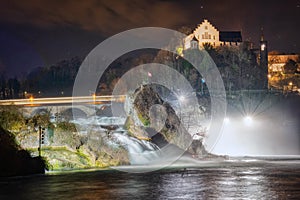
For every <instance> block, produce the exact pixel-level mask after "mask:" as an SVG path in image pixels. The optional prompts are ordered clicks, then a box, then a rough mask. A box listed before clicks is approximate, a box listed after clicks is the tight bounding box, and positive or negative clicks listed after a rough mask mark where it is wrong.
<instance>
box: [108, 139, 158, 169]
mask: <svg viewBox="0 0 300 200" xmlns="http://www.w3.org/2000/svg"><path fill="white" fill-rule="evenodd" d="M112 137H113V138H114V139H115V140H116V141H117V142H118V143H120V145H122V146H123V147H124V148H126V149H127V151H128V153H129V160H130V164H132V165H146V164H150V163H151V162H152V161H153V160H156V159H158V158H159V156H160V152H159V147H158V146H157V145H155V144H153V143H151V142H149V141H146V140H139V139H137V138H134V137H130V136H128V135H127V134H126V133H113V136H112Z"/></svg>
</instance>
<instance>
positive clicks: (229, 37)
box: [220, 31, 243, 42]
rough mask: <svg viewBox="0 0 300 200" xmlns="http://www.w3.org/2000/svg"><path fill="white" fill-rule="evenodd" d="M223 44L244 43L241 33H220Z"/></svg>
mask: <svg viewBox="0 0 300 200" xmlns="http://www.w3.org/2000/svg"><path fill="white" fill-rule="evenodd" d="M220 41H221V42H242V41H243V40H242V33H241V31H220Z"/></svg>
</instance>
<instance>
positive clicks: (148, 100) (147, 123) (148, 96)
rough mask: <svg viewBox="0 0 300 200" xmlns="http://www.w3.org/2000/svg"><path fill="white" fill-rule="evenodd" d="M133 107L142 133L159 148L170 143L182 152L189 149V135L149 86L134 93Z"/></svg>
mask: <svg viewBox="0 0 300 200" xmlns="http://www.w3.org/2000/svg"><path fill="white" fill-rule="evenodd" d="M133 107H134V109H135V111H136V114H137V116H138V118H139V120H140V121H141V122H142V123H143V125H144V128H143V131H144V132H146V133H145V134H146V135H148V136H149V137H150V138H151V139H152V141H153V142H154V143H156V144H157V145H158V146H159V147H162V146H164V145H165V144H166V143H171V144H174V145H176V146H178V147H180V148H181V149H184V150H187V149H188V148H189V146H190V144H191V143H192V138H191V135H190V134H189V133H188V132H187V130H186V129H185V128H184V127H183V125H182V124H181V122H180V119H179V118H178V116H177V115H176V112H175V110H174V109H173V108H172V107H171V106H170V104H169V103H167V102H165V101H164V100H163V99H161V97H160V96H159V94H158V93H157V92H156V91H155V90H154V89H153V88H152V86H151V85H146V86H142V87H141V88H139V89H137V90H136V91H135V95H134V102H133ZM145 127H146V128H145Z"/></svg>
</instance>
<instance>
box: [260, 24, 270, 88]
mask: <svg viewBox="0 0 300 200" xmlns="http://www.w3.org/2000/svg"><path fill="white" fill-rule="evenodd" d="M259 52H260V56H259V58H260V59H259V64H260V67H261V68H262V72H263V74H262V88H263V89H267V88H268V42H267V41H266V40H265V39H264V34H263V29H261V37H260V49H259Z"/></svg>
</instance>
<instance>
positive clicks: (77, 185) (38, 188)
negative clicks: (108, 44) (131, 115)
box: [0, 162, 300, 200]
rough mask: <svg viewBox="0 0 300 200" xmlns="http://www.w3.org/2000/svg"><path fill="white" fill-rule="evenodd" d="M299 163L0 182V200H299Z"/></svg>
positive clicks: (93, 173) (79, 174) (75, 174)
mask: <svg viewBox="0 0 300 200" xmlns="http://www.w3.org/2000/svg"><path fill="white" fill-rule="evenodd" d="M299 198H300V165H299V163H297V162H296V163H290V164H284V163H281V164H280V165H279V164H272V165H268V166H261V165H257V164H256V165H253V164H250V165H248V166H239V167H237V166H235V167H234V166H230V167H229V166H227V167H220V166H219V167H218V166H217V165H216V166H214V167H202V168H200V167H197V168H187V169H180V168H177V169H176V168H173V169H165V170H160V171H156V172H150V173H140V174H131V173H124V172H119V171H115V170H103V171H90V172H72V173H62V174H47V175H41V176H30V177H17V178H4V179H0V199H1V200H5V199H102V200H104V199H143V200H146V199H299Z"/></svg>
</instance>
